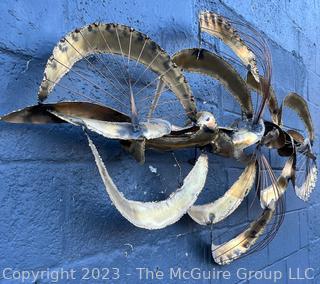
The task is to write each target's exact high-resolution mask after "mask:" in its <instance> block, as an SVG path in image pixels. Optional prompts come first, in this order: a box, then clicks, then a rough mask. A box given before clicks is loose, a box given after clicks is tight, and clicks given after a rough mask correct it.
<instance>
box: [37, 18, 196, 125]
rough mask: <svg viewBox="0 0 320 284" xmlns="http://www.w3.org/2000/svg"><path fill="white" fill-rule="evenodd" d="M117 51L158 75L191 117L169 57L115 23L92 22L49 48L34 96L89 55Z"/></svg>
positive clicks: (188, 98) (185, 88) (187, 94)
mask: <svg viewBox="0 0 320 284" xmlns="http://www.w3.org/2000/svg"><path fill="white" fill-rule="evenodd" d="M102 53H109V54H117V55H121V56H126V57H129V58H130V59H132V60H136V61H138V62H140V63H142V64H144V65H145V66H146V67H147V68H148V69H150V70H151V71H153V72H155V73H157V74H158V75H159V76H161V79H162V81H163V82H164V83H165V84H166V85H167V86H168V87H169V88H170V89H171V90H172V91H173V92H174V93H175V95H176V96H177V98H178V99H179V100H180V103H181V104H182V106H183V107H184V109H185V111H186V112H187V114H188V115H189V117H190V118H191V119H193V118H194V115H195V113H196V107H195V103H194V101H193V100H192V93H191V90H190V87H189V85H188V84H187V81H186V79H185V77H184V76H183V74H182V73H181V71H180V69H179V68H177V66H176V65H175V64H174V63H173V62H172V61H171V59H170V56H169V55H168V54H167V53H166V52H165V51H164V50H163V49H162V48H161V47H160V46H159V45H157V44H156V43H155V42H154V41H152V40H151V39H150V38H149V37H148V36H146V35H144V34H142V33H140V32H138V31H135V30H134V29H132V28H130V27H127V26H124V25H119V24H103V23H94V24H91V25H88V26H85V27H83V28H81V29H76V30H75V31H73V32H71V33H69V34H67V35H66V36H65V37H64V38H62V39H61V40H60V42H59V43H58V45H57V46H56V47H55V48H54V49H53V54H52V56H51V57H50V58H49V60H48V62H47V65H46V68H45V71H44V78H43V80H42V83H41V85H40V88H39V93H38V98H39V100H40V101H41V102H42V101H44V100H46V98H47V97H48V95H49V93H50V92H51V91H52V89H53V88H54V86H55V85H56V84H57V83H58V82H59V80H60V79H61V78H62V77H63V76H64V75H65V74H66V73H67V72H69V70H70V68H72V66H73V65H74V64H75V63H76V62H78V61H79V60H81V59H83V58H84V57H86V56H89V55H92V54H102Z"/></svg>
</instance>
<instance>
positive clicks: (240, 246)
mask: <svg viewBox="0 0 320 284" xmlns="http://www.w3.org/2000/svg"><path fill="white" fill-rule="evenodd" d="M274 212H275V208H274V204H273V206H272V207H271V208H266V209H265V210H264V211H263V213H262V214H261V216H260V217H259V218H258V219H257V220H255V221H254V222H252V223H251V224H250V226H249V227H248V229H246V230H245V231H243V232H242V233H241V234H239V235H238V236H236V237H235V238H233V239H231V240H230V241H228V242H226V243H224V244H221V245H214V244H212V246H211V251H212V257H213V259H214V261H215V262H216V263H217V264H219V265H226V264H229V263H231V262H232V261H233V260H235V259H237V258H239V257H241V256H242V255H243V254H245V253H247V252H248V250H249V249H250V248H251V247H252V246H253V245H254V244H255V243H256V242H257V240H258V238H259V237H260V236H261V235H262V234H263V232H264V231H265V229H266V227H267V225H268V223H269V222H270V220H271V219H272V217H273V215H274Z"/></svg>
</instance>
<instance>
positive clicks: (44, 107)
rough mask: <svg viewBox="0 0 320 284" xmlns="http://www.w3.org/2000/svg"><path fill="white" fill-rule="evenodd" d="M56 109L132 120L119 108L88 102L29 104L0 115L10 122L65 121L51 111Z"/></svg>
mask: <svg viewBox="0 0 320 284" xmlns="http://www.w3.org/2000/svg"><path fill="white" fill-rule="evenodd" d="M50 111H55V112H58V113H61V114H63V115H70V116H80V117H82V118H90V119H97V120H104V121H109V122H130V118H129V117H128V116H127V115H125V114H124V113H121V112H119V111H117V110H114V109H112V108H110V107H106V106H102V105H99V104H93V103H88V102H60V103H52V104H38V105H34V106H29V107H26V108H23V109H20V110H16V111H13V112H11V113H9V114H7V115H4V116H2V117H0V120H2V121H5V122H9V123H31V124H47V123H63V122H65V120H63V119H60V118H58V117H57V116H55V115H53V114H52V113H50Z"/></svg>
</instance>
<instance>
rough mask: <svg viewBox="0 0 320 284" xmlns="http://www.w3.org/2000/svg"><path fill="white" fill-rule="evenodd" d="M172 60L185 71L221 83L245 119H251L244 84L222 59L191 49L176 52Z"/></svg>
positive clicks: (201, 50)
mask: <svg viewBox="0 0 320 284" xmlns="http://www.w3.org/2000/svg"><path fill="white" fill-rule="evenodd" d="M172 60H173V61H174V62H175V63H176V64H177V65H178V66H179V67H181V68H183V69H184V70H186V71H189V72H196V73H200V74H204V75H207V76H210V77H212V78H214V79H216V80H218V81H219V82H221V83H222V85H223V86H224V87H225V88H226V89H227V90H228V91H230V94H231V95H232V96H233V97H234V98H235V99H236V101H237V102H238V103H239V104H240V106H241V109H242V111H243V113H244V114H245V115H246V117H247V118H251V117H252V115H253V106H252V101H251V96H250V92H249V90H248V88H247V85H246V82H245V81H244V80H243V79H242V78H241V76H240V75H239V73H238V72H237V71H236V70H235V69H234V68H233V67H232V65H230V64H229V63H228V62H226V61H225V60H224V59H223V58H221V57H220V56H218V55H216V54H214V53H212V52H210V51H208V50H206V49H199V48H191V49H184V50H181V51H179V52H177V53H176V54H174V56H173V57H172Z"/></svg>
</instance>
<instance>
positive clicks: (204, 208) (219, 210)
mask: <svg viewBox="0 0 320 284" xmlns="http://www.w3.org/2000/svg"><path fill="white" fill-rule="evenodd" d="M255 176H256V161H255V160H253V161H251V162H249V164H248V165H247V166H246V168H245V170H244V171H243V173H242V174H241V176H240V177H239V179H238V180H237V181H236V182H235V183H234V184H233V185H232V186H231V188H230V189H229V190H227V191H226V193H225V194H224V195H223V196H222V197H220V198H219V199H217V200H215V201H214V202H212V203H208V204H204V205H193V206H192V207H191V208H190V209H189V210H188V214H189V216H190V217H191V218H192V219H193V220H194V221H195V222H197V223H198V224H200V225H211V224H215V223H218V222H220V221H222V220H224V219H225V218H227V217H228V216H229V215H230V214H231V213H233V212H234V211H235V210H236V209H237V208H238V207H239V205H240V204H241V202H242V201H243V199H244V198H245V197H246V196H247V194H248V193H249V192H250V190H251V188H252V186H253V184H254V181H255Z"/></svg>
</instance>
